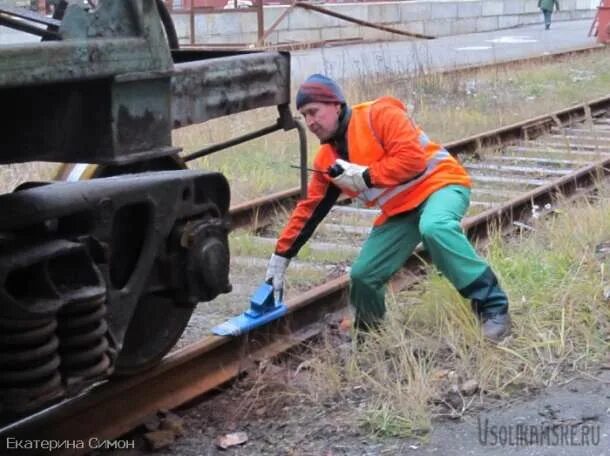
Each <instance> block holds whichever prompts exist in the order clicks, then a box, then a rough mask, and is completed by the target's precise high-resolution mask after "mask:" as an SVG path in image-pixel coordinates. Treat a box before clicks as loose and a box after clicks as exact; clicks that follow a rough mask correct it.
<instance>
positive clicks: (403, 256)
mask: <svg viewBox="0 0 610 456" xmlns="http://www.w3.org/2000/svg"><path fill="white" fill-rule="evenodd" d="M296 105H297V109H298V110H299V112H300V113H301V114H302V115H303V117H304V119H305V122H306V124H307V127H308V128H309V130H310V131H311V132H312V133H313V134H314V135H316V136H317V137H318V138H319V139H320V143H321V145H320V149H319V151H318V153H317V154H316V157H315V159H314V168H315V169H316V170H319V171H321V172H316V173H313V174H312V176H311V181H310V183H309V188H308V196H307V198H305V199H303V200H301V201H300V202H299V203H298V205H297V207H296V208H295V209H294V211H293V213H292V214H291V216H290V219H289V221H288V223H287V225H286V227H285V228H284V229H283V230H282V232H281V234H280V236H279V239H278V241H277V244H276V248H275V252H274V253H273V255H272V256H271V259H270V260H269V265H268V268H267V273H266V280H268V281H271V282H272V283H273V287H274V290H275V291H276V292H278V293H281V291H282V289H283V281H284V274H285V272H286V269H287V267H288V264H289V263H290V259H291V258H293V257H294V256H295V255H296V254H297V253H298V251H299V249H300V248H301V247H302V246H303V244H305V242H306V241H307V240H308V239H309V237H310V236H311V234H312V233H313V231H314V230H315V228H316V227H317V225H318V223H320V221H321V220H322V219H323V218H324V217H325V216H326V214H328V212H329V210H330V208H331V207H332V206H333V204H334V203H335V202H336V201H337V198H338V197H339V195H340V194H341V192H344V193H346V194H347V195H349V196H351V197H358V198H359V199H360V200H362V201H364V202H365V203H366V205H367V206H369V207H377V208H379V209H380V210H381V215H380V216H379V217H378V218H377V219H376V220H375V223H374V227H373V229H372V231H371V234H370V236H369V238H368V239H367V241H366V242H365V243H364V245H363V246H362V250H361V252H360V255H359V256H358V258H357V259H356V261H355V262H354V264H353V265H352V269H351V273H350V278H351V287H350V300H351V303H352V305H353V306H354V308H355V314H356V325H357V326H358V327H364V328H366V327H371V326H375V325H377V324H378V323H379V321H380V320H381V319H382V318H383V316H384V314H385V286H386V283H387V282H388V280H389V279H390V277H391V276H392V275H393V274H394V273H395V272H397V271H398V270H399V269H400V267H401V266H402V265H403V264H404V263H405V261H406V260H407V258H408V257H409V256H410V255H411V253H412V252H413V250H414V249H415V247H416V246H417V244H418V243H419V242H420V241H421V242H422V243H423V245H424V247H425V248H426V250H427V251H428V253H429V255H430V258H431V259H432V262H433V263H434V264H435V266H436V267H437V268H438V269H439V270H440V271H441V272H442V273H443V274H444V275H445V276H446V277H447V279H449V281H450V282H451V283H452V284H453V285H454V286H455V287H456V289H457V290H458V291H459V292H460V294H461V295H462V296H464V297H466V298H468V299H470V300H471V302H472V304H473V309H474V311H475V312H476V313H477V315H478V316H479V318H480V321H481V326H482V331H483V334H484V336H485V337H487V338H488V339H490V340H492V341H499V340H502V339H503V338H504V337H505V336H507V335H508V334H509V333H510V327H511V322H510V316H509V314H508V299H507V297H506V294H505V293H504V291H503V290H502V288H501V287H500V286H499V284H498V280H497V278H496V276H495V274H494V273H493V271H492V270H491V268H490V267H489V265H488V264H487V263H486V262H485V260H483V259H482V258H481V257H480V256H478V255H477V253H476V252H475V250H474V248H473V247H472V245H471V244H470V242H469V241H468V239H467V238H466V236H465V235H464V233H463V231H462V228H461V225H460V221H461V219H462V217H463V216H464V214H465V213H466V210H467V209H468V205H469V200H470V187H471V179H470V177H469V176H468V174H467V172H466V170H465V169H464V168H463V167H462V166H461V165H460V164H459V163H458V162H457V161H456V159H455V158H454V157H453V156H451V154H449V152H447V150H446V149H445V148H443V147H442V146H441V145H439V144H437V143H434V142H432V141H431V140H430V139H429V138H428V136H427V135H426V134H425V133H424V132H423V131H422V130H421V129H420V128H419V127H418V126H417V125H415V123H414V122H413V120H412V119H411V118H410V117H409V116H408V114H407V112H406V109H405V106H404V105H403V103H402V102H401V101H399V100H397V99H395V98H392V97H382V98H379V99H377V100H374V101H370V102H366V103H361V104H358V105H355V106H352V107H349V106H347V104H346V102H345V98H344V96H343V93H342V91H341V89H340V87H339V86H338V85H337V84H336V83H335V82H334V81H333V80H331V79H329V78H327V77H326V76H323V75H320V74H314V75H312V76H310V77H309V78H308V79H307V80H306V81H305V82H304V83H303V84H302V85H301V87H300V88H299V90H298V92H297V97H296ZM333 165H339V166H340V169H341V170H342V171H343V172H342V173H341V174H339V175H337V176H336V177H332V176H330V175H329V174H328V173H327V170H328V169H329V167H331V166H333Z"/></svg>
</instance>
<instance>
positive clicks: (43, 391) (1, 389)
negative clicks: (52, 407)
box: [0, 318, 64, 413]
mask: <svg viewBox="0 0 610 456" xmlns="http://www.w3.org/2000/svg"><path fill="white" fill-rule="evenodd" d="M56 327H57V320H55V319H54V318H48V319H40V320H11V319H4V318H2V319H0V412H1V413H4V412H12V413H15V412H16V413H24V412H27V411H29V410H31V409H33V408H36V407H37V406H39V405H40V404H42V403H44V402H47V401H49V400H50V399H53V398H56V397H59V396H62V395H63V394H64V390H63V386H62V383H61V377H60V373H59V370H58V367H59V365H60V358H59V356H58V353H57V347H58V345H59V343H58V339H57V337H56V335H55V329H56Z"/></svg>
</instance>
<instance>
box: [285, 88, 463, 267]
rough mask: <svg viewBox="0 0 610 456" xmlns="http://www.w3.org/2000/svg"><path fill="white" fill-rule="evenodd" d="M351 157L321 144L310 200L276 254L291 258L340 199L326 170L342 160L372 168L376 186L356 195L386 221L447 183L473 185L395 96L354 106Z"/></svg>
mask: <svg viewBox="0 0 610 456" xmlns="http://www.w3.org/2000/svg"><path fill="white" fill-rule="evenodd" d="M346 139H347V152H348V157H340V156H339V154H338V151H337V150H336V149H335V148H334V147H333V146H332V145H331V144H322V145H321V146H320V149H319V150H318V153H317V154H316V156H315V159H314V168H315V169H317V170H320V171H323V172H320V173H312V175H311V180H310V183H309V188H308V196H307V198H306V199H304V200H302V201H300V202H299V204H298V205H297V207H296V208H295V210H294V211H293V213H292V215H291V216H290V219H289V221H288V224H287V225H286V227H285V228H284V230H283V231H282V233H281V234H280V236H279V239H278V242H277V245H276V253H277V254H279V255H283V256H287V257H292V256H294V255H296V253H297V252H298V250H299V249H300V247H301V246H302V245H303V244H304V243H305V242H306V241H307V239H308V238H309V237H310V236H311V234H312V233H313V231H314V229H315V227H316V226H317V225H318V223H319V222H320V221H321V220H322V218H324V216H325V215H326V214H327V213H328V211H329V210H330V208H331V207H332V205H333V204H334V202H335V201H336V200H337V198H338V196H339V193H340V191H339V189H337V187H335V186H334V184H333V183H332V180H331V178H330V177H329V176H328V175H327V174H325V173H324V172H325V171H326V170H327V169H328V168H329V167H330V166H331V165H333V164H334V163H335V160H336V159H337V158H344V159H346V160H348V161H350V162H352V163H357V164H360V165H365V166H368V168H369V176H370V180H371V184H372V188H371V189H369V190H366V191H365V192H362V193H360V194H359V195H358V194H352V193H348V194H349V196H351V197H359V198H360V199H362V200H364V201H365V202H366V204H367V206H369V207H372V206H377V207H379V208H380V209H381V211H382V213H381V215H380V216H379V217H378V218H377V219H376V220H375V225H380V224H382V223H383V222H385V221H386V220H387V219H388V217H391V216H393V215H396V214H399V213H402V212H406V211H409V210H411V209H414V208H415V207H417V206H419V205H420V204H421V203H422V202H423V201H424V200H425V199H426V198H427V197H428V196H429V195H430V194H431V193H433V192H434V191H436V190H438V189H439V188H442V187H444V186H446V185H451V184H460V185H464V186H466V187H470V186H471V180H470V177H469V176H468V174H467V173H466V171H465V170H464V168H463V167H462V166H461V165H460V164H459V163H458V162H457V160H456V159H455V158H454V157H453V156H451V154H449V152H447V150H446V149H444V148H443V147H442V146H440V145H439V144H437V143H434V142H432V141H430V139H429V138H428V136H427V135H426V134H425V133H424V132H423V131H422V130H421V129H420V128H419V127H417V126H416V125H415V123H414V122H413V121H412V120H411V118H410V117H409V116H408V114H407V112H406V108H405V106H404V105H403V103H402V102H401V101H399V100H397V99H395V98H392V97H382V98H379V99H377V100H374V101H370V102H367V103H362V104H359V105H356V106H353V107H352V110H351V117H350V120H349V124H348V127H347V132H346Z"/></svg>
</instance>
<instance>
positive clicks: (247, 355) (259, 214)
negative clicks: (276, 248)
mask: <svg viewBox="0 0 610 456" xmlns="http://www.w3.org/2000/svg"><path fill="white" fill-rule="evenodd" d="M447 148H448V150H449V151H450V152H451V153H453V154H455V155H458V156H460V158H461V160H462V162H463V163H464V164H465V166H466V167H467V168H468V169H469V171H470V173H471V175H472V176H473V180H474V191H473V195H472V205H471V212H470V213H469V216H468V217H467V218H466V219H465V220H464V228H465V230H466V231H467V232H468V235H469V236H470V237H471V238H474V239H478V240H483V239H484V238H485V236H486V235H487V232H488V230H489V229H490V227H491V226H494V227H496V228H497V227H499V228H501V229H502V231H503V232H506V233H508V232H510V231H512V230H514V229H520V227H523V226H526V224H527V221H528V219H529V218H530V217H531V216H532V211H534V212H535V211H540V212H544V211H545V208H548V207H549V206H548V205H549V204H550V205H553V204H555V202H556V198H557V196H558V195H564V196H568V197H569V196H571V195H575V194H580V193H583V192H589V191H591V190H592V189H594V188H595V186H596V184H597V182H598V180H599V179H604V178H606V177H607V175H608V174H609V173H610V97H607V98H603V99H599V100H594V101H592V102H590V103H587V104H585V105H581V106H575V107H572V108H568V109H564V110H561V111H558V112H555V113H552V114H549V115H546V116H539V117H536V118H533V119H529V120H527V121H525V122H521V123H518V124H514V125H510V126H507V127H504V128H500V129H497V130H494V131H490V132H486V133H483V134H480V135H476V136H473V137H470V138H465V139H463V140H460V141H456V142H453V143H450V144H448V145H447ZM299 192H300V189H299V188H295V189H291V190H287V191H284V192H281V193H278V194H275V195H271V196H269V197H267V198H260V199H258V200H256V201H252V202H249V203H247V204H243V205H240V206H237V207H234V208H233V209H232V219H233V223H234V228H235V229H236V230H237V231H236V234H237V236H238V237H239V236H242V237H244V238H246V237H247V240H246V241H244V242H243V245H239V246H238V255H236V256H234V258H233V260H232V262H233V264H232V270H235V271H239V272H238V273H237V274H234V275H233V278H232V280H233V282H234V284H235V289H236V292H235V293H233V294H231V295H227V296H225V297H224V298H223V299H231V300H232V302H233V305H226V306H225V305H224V304H223V302H222V300H221V302H214V303H212V304H211V305H207V306H204V309H202V310H201V311H200V310H199V309H198V310H197V311H196V313H195V314H194V316H193V322H194V324H193V325H190V326H189V328H187V331H186V333H185V336H184V337H183V340H182V341H181V344H180V345H181V346H182V348H180V349H179V350H177V351H175V352H174V353H172V354H170V355H169V356H167V357H166V358H165V359H164V360H163V361H162V362H161V364H160V365H158V366H157V367H156V368H154V369H152V370H151V371H148V372H146V373H145V374H143V375H140V376H137V377H130V378H126V379H115V380H113V381H111V382H106V383H104V384H101V385H98V386H97V387H95V388H94V389H92V390H91V391H89V392H88V393H86V394H83V395H81V396H80V397H77V398H74V399H71V400H69V401H66V402H64V403H62V404H59V405H58V406H55V407H52V408H50V409H47V410H45V411H43V412H41V413H39V414H37V415H35V416H32V417H29V418H27V419H24V420H22V421H20V422H17V423H13V424H11V425H9V426H5V427H4V428H3V429H0V435H1V436H2V441H3V442H4V443H3V444H5V443H6V441H7V438H8V437H11V438H13V439H16V440H20V439H27V438H28V436H30V437H31V436H36V439H39V440H45V439H46V440H49V441H51V440H52V441H68V442H70V441H71V442H87V441H88V439H90V438H97V439H100V440H105V439H112V438H116V437H118V436H120V435H122V434H124V433H125V432H127V431H129V430H130V429H133V428H134V427H136V426H137V425H138V424H140V423H141V422H142V421H143V420H144V419H145V418H146V417H147V416H149V415H151V414H152V413H154V412H156V411H157V410H159V409H171V408H175V407H177V406H179V405H180V404H183V403H185V402H187V401H189V400H191V399H193V398H195V397H197V396H200V395H201V394H203V393H205V392H207V391H210V390H212V389H213V388H215V387H217V386H218V385H220V384H222V383H224V382H226V381H227V380H229V379H231V378H233V377H235V376H236V375H238V374H239V373H240V372H243V371H245V370H247V369H248V368H250V367H252V366H254V365H255V364H256V363H257V362H258V361H259V360H262V359H265V358H269V357H271V356H273V355H275V354H277V353H280V352H282V351H285V350H287V349H289V348H290V347H293V346H295V345H297V344H299V343H301V342H302V341H304V340H307V339H309V338H311V337H313V336H315V335H316V334H318V333H319V332H320V331H321V329H322V328H323V327H324V325H325V324H326V323H325V322H327V321H328V318H329V317H332V316H333V315H335V314H337V313H338V312H342V311H343V310H344V309H345V308H346V305H347V302H346V296H347V293H346V291H347V286H348V282H349V280H348V276H347V274H345V272H346V268H347V264H348V261H345V260H346V259H349V258H351V257H353V256H355V255H356V253H357V250H358V243H359V242H360V241H361V240H362V239H364V238H365V237H366V234H367V232H368V231H367V230H368V227H369V226H370V223H369V219H370V218H371V217H372V216H374V215H375V213H374V211H372V210H370V209H363V208H360V207H357V206H356V205H353V204H349V203H350V202H349V201H347V200H346V201H343V204H341V205H338V206H337V207H335V208H333V210H332V212H331V214H330V216H329V217H327V220H326V222H325V223H324V224H323V225H322V226H321V227H320V229H319V230H318V231H317V233H316V235H315V236H314V238H312V240H311V241H310V245H311V246H312V248H311V249H310V250H309V251H308V252H304V255H301V260H300V261H298V262H295V263H296V264H295V265H294V266H291V268H293V271H292V274H293V277H292V279H291V278H290V277H289V279H290V280H291V281H292V282H293V288H292V291H290V290H289V291H288V296H289V297H290V298H291V299H289V300H288V302H287V306H288V308H289V312H288V315H287V316H286V317H285V318H283V319H281V320H277V321H275V322H273V323H272V324H270V325H268V326H265V327H262V328H260V329H257V330H255V331H252V332H251V333H248V334H246V335H243V336H240V337H235V338H223V337H217V336H212V335H210V333H209V328H211V327H212V326H213V325H214V324H215V323H216V322H218V321H222V320H224V319H225V318H227V317H228V316H230V315H232V314H235V313H237V312H238V311H241V310H243V309H244V308H245V306H246V305H247V303H248V301H247V296H248V293H249V292H251V291H252V289H253V288H252V286H251V284H252V283H257V282H258V281H260V280H261V279H262V274H263V271H264V265H265V264H266V260H267V257H268V254H269V253H270V252H271V251H272V249H273V241H274V239H275V237H274V236H275V234H276V229H275V228H277V227H275V225H274V224H273V222H272V221H271V220H272V217H273V215H274V214H275V213H276V212H277V211H278V208H284V209H282V210H286V209H285V208H288V207H290V206H291V205H292V204H294V201H295V200H296V199H297V198H298V195H299ZM280 218H281V219H282V221H283V220H285V216H283V215H282V216H281V217H280ZM363 221H364V222H363ZM246 227H254V228H249V229H248V231H246V229H245V228H246ZM251 233H255V234H251ZM256 233H264V235H259V234H256ZM245 245H247V246H248V247H246V246H245ZM256 252H259V255H258V256H257V255H256V254H255V253H256ZM263 252H264V253H263ZM415 265H416V260H415V259H414V258H412V259H411V260H409V261H408V263H407V264H406V265H405V271H409V270H410V268H413V267H414V266H415ZM311 271H317V272H318V274H317V275H316V274H313V273H312V272H311ZM329 275H331V276H332V275H334V276H336V277H335V278H334V279H332V280H330V281H326V277H328V276H329ZM308 276H310V277H314V279H313V280H312V281H310V282H309V285H311V282H314V283H315V282H316V281H321V282H323V283H322V284H318V285H317V286H313V287H311V288H310V289H306V288H307V286H306V285H307V284H305V283H301V282H299V280H300V279H302V278H303V277H308ZM316 277H317V278H318V279H320V280H317V279H316ZM400 277H409V275H402V274H399V277H398V278H397V280H396V281H395V283H394V286H396V287H401V286H404V279H401V278H400ZM253 280H254V282H253ZM295 282H296V284H295ZM211 306H213V308H212V307H211ZM200 307H201V306H200ZM219 309H223V310H224V311H223V312H220V311H219ZM210 310H212V313H213V315H210V314H209V313H206V312H210ZM202 322H203V324H202ZM193 340H197V342H194V343H191V341H193ZM86 451H87V449H86V448H85V449H82V448H74V447H72V448H64V449H61V450H60V451H59V452H60V453H62V454H79V453H85V452H86ZM14 454H19V451H16V452H14Z"/></svg>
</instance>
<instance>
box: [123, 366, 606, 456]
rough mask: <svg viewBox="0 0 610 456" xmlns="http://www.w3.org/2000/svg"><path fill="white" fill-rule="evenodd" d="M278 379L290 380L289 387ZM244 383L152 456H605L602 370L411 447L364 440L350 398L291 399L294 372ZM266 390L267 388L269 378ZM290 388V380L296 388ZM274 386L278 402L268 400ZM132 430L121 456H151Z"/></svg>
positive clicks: (497, 407)
mask: <svg viewBox="0 0 610 456" xmlns="http://www.w3.org/2000/svg"><path fill="white" fill-rule="evenodd" d="M287 376H290V377H291V378H290V379H288V378H287ZM255 377H256V376H251V377H249V378H246V379H242V380H240V381H237V382H234V383H233V384H232V385H230V386H228V387H227V388H226V389H225V390H224V391H222V392H218V393H216V394H214V395H211V396H208V397H207V398H206V399H205V400H203V401H202V402H200V403H198V404H191V406H189V407H188V408H185V409H183V410H181V411H180V410H179V411H177V412H176V413H177V414H178V415H179V419H178V421H179V422H180V426H179V428H180V429H179V434H182V435H180V436H178V437H177V438H176V439H175V440H174V441H173V443H171V444H170V445H169V446H166V447H165V448H161V449H157V450H155V451H154V453H153V454H156V455H160V456H161V455H162V456H165V455H167V456H169V455H180V456H203V455H206V456H208V455H209V456H212V455H221V454H227V455H235V456H242V455H278V456H280V455H282V456H318V455H320V456H339V455H342V456H361V455H404V454H414V455H416V454H422V455H426V454H439V455H448V456H450V455H475V456H476V455H488V454H499V455H500V454H511V455H514V456H533V455H549V456H550V455H553V456H559V455H570V456H571V455H576V456H605V455H610V366H603V368H600V369H599V370H597V371H595V372H594V375H593V376H591V375H587V376H585V377H582V378H575V379H573V380H572V381H569V382H567V383H564V384H563V385H560V386H555V387H551V388H548V389H546V390H543V391H539V392H531V393H529V394H523V395H520V396H519V397H515V398H513V399H512V400H510V401H499V400H493V399H491V398H486V399H485V407H478V408H477V407H475V408H473V412H470V413H468V414H467V415H465V416H463V417H462V418H460V419H458V420H450V419H439V418H437V419H435V420H433V423H432V424H433V425H432V430H431V432H430V433H429V434H428V435H424V436H422V437H421V438H417V439H416V438H414V439H398V438H384V437H382V436H373V435H370V434H368V433H367V432H366V430H364V429H363V428H361V427H359V426H358V424H357V423H356V422H355V421H354V417H353V410H354V407H356V408H357V407H358V406H359V404H364V403H365V402H366V399H367V398H366V397H364V396H362V395H360V394H359V393H358V391H353V392H352V393H350V394H349V395H347V399H345V396H344V399H343V402H338V401H333V400H329V401H325V402H322V403H317V404H316V403H312V401H310V400H308V399H307V398H305V397H304V396H302V395H299V394H298V385H297V384H293V387H292V389H291V391H292V394H290V391H287V390H286V388H283V387H282V385H284V386H285V385H286V382H290V381H292V382H295V378H297V377H295V375H294V372H292V373H290V372H287V371H286V369H285V368H279V367H278V368H274V369H270V370H269V369H267V372H266V374H265V375H264V376H263V377H261V378H264V382H265V385H264V386H263V385H262V384H261V382H262V380H261V378H258V379H257V378H255ZM270 377H272V378H273V379H274V382H275V383H273V382H272V384H271V385H269V378H270ZM297 383H298V381H297ZM274 387H277V388H278V390H281V391H279V392H278V394H273V388H274ZM236 433H245V435H244V434H238V435H239V436H240V437H241V438H242V439H243V438H246V437H247V441H246V442H244V443H242V444H240V445H235V446H232V447H229V448H227V449H224V450H223V449H221V448H219V438H220V437H223V436H226V435H235V434H236ZM144 434H145V430H143V429H140V430H138V431H137V432H135V433H133V434H132V435H130V436H126V437H124V438H125V439H130V440H131V439H135V441H136V446H137V447H138V449H136V450H133V451H130V452H124V453H121V454H123V455H125V456H127V455H129V456H135V455H144V454H151V450H150V446H149V445H148V444H147V443H146V442H145V439H144V438H143V435H144Z"/></svg>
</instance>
